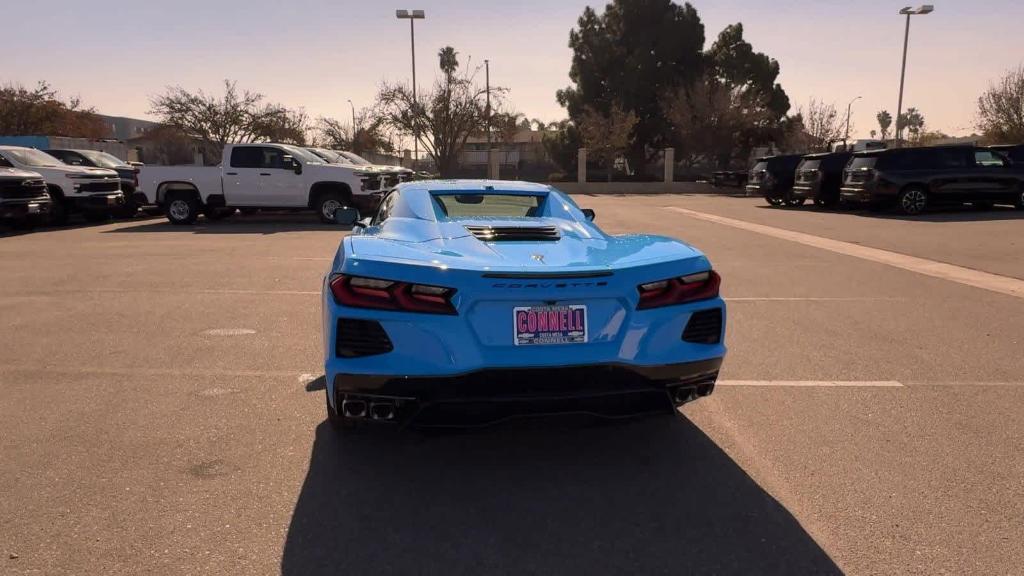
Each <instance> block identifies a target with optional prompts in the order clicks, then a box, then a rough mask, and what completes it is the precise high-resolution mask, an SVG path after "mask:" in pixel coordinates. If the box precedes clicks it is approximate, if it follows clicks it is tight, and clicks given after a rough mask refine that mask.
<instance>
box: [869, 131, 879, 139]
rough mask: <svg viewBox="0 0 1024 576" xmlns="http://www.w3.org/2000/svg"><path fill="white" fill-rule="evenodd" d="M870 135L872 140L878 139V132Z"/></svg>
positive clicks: (872, 132)
mask: <svg viewBox="0 0 1024 576" xmlns="http://www.w3.org/2000/svg"><path fill="white" fill-rule="evenodd" d="M870 134H871V139H872V140H874V139H875V138H876V137H878V130H872V131H871V133H870Z"/></svg>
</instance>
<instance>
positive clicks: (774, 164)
mask: <svg viewBox="0 0 1024 576" xmlns="http://www.w3.org/2000/svg"><path fill="white" fill-rule="evenodd" d="M802 159H803V154H789V155H786V156H765V157H763V158H758V159H757V163H756V164H754V167H753V168H751V169H750V177H749V178H748V179H747V185H746V188H745V189H746V191H747V194H748V195H750V194H757V195H758V196H764V199H765V200H767V201H768V203H769V204H771V205H772V206H781V205H783V204H785V205H787V206H800V205H801V204H803V203H804V199H803V198H794V197H793V195H792V192H793V172H794V171H795V170H796V167H797V165H798V164H800V160H802Z"/></svg>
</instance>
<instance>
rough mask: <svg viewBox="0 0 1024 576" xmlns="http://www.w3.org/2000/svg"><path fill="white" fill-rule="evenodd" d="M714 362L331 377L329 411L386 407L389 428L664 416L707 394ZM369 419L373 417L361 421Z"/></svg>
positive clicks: (719, 361)
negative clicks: (556, 417)
mask: <svg viewBox="0 0 1024 576" xmlns="http://www.w3.org/2000/svg"><path fill="white" fill-rule="evenodd" d="M721 365H722V359H721V358H711V359H708V360H701V361H695V362H684V363H679V364H670V365H664V366H631V365H623V364H604V365H585V366H570V367H560V368H549V369H536V368H525V369H499V370H480V371H476V372H471V373H466V374H461V375H458V376H452V377H431V378H405V377H402V376H366V375H357V374H338V375H336V376H335V377H334V380H333V382H332V384H333V386H332V388H333V395H332V396H333V398H334V403H335V406H339V407H340V406H342V405H343V403H345V402H352V401H355V402H363V403H365V404H366V405H374V404H387V405H388V406H389V407H394V408H393V412H392V414H393V416H391V417H389V418H388V422H390V423H399V424H411V425H414V426H480V425H487V424H493V423H495V422H499V421H501V420H506V419H509V418H516V417H522V416H536V415H545V414H571V413H576V414H589V415H592V416H598V417H602V418H627V417H632V416H638V415H643V414H653V413H670V412H671V411H672V410H673V409H674V407H676V406H679V405H681V404H685V403H687V402H690V401H692V400H696V399H697V398H699V397H702V396H707V395H709V394H711V393H712V392H713V391H714V386H715V381H716V380H717V378H718V370H719V368H720V367H721ZM367 418H368V419H373V418H372V417H370V416H367Z"/></svg>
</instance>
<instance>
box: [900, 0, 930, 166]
mask: <svg viewBox="0 0 1024 576" xmlns="http://www.w3.org/2000/svg"><path fill="white" fill-rule="evenodd" d="M933 11H935V6H932V5H931V4H924V5H922V6H918V7H917V8H911V7H910V6H907V7H905V8H903V9H901V10H900V14H905V15H906V17H907V27H906V30H905V31H904V32H903V65H902V67H901V68H900V99H899V103H898V104H896V145H897V146H898V145H899V143H900V132H901V128H902V127H901V126H900V116H901V115H902V114H903V81H904V80H905V79H906V76H907V43H908V42H909V40H910V17H911V16H918V15H920V16H924V15H925V14H931V13H932V12H933Z"/></svg>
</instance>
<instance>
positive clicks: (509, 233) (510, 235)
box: [466, 226, 559, 242]
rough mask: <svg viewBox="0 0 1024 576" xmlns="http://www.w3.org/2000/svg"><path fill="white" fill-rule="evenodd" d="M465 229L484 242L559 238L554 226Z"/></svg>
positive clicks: (471, 227) (473, 227)
mask: <svg viewBox="0 0 1024 576" xmlns="http://www.w3.org/2000/svg"><path fill="white" fill-rule="evenodd" d="M466 230H469V232H470V233H471V234H472V235H473V236H475V237H476V239H477V240H482V241H484V242H538V241H540V242H544V241H556V240H558V238H559V234H558V228H555V227H554V226H466Z"/></svg>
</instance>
